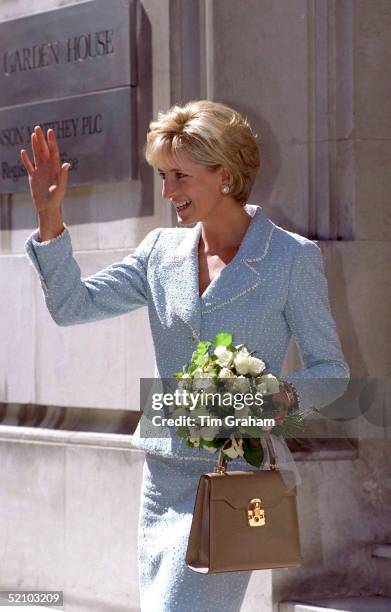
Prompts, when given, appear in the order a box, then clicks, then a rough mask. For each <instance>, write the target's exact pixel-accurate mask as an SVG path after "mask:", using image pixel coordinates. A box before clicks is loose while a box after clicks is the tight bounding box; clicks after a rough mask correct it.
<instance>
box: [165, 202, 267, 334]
mask: <svg viewBox="0 0 391 612" xmlns="http://www.w3.org/2000/svg"><path fill="white" fill-rule="evenodd" d="M245 208H246V210H247V212H248V213H249V214H250V215H251V216H252V219H251V222H250V225H249V226H248V228H247V232H246V234H245V236H244V238H243V240H242V243H241V245H240V247H239V250H238V251H237V253H236V255H235V257H234V258H233V259H232V260H231V261H230V263H229V264H228V265H227V266H225V268H223V270H222V271H221V273H220V274H219V275H218V276H217V277H215V278H214V279H213V281H212V283H211V284H210V285H209V286H208V287H207V289H206V291H205V292H204V294H203V295H202V297H200V296H199V268H198V265H199V264H198V244H199V239H200V236H201V224H200V223H197V224H196V225H195V226H194V227H193V228H191V229H189V230H186V232H187V233H188V235H187V236H186V238H185V239H184V240H183V241H182V242H181V243H180V246H179V247H178V249H177V251H176V253H175V254H173V255H172V256H171V257H170V261H169V265H168V267H167V269H166V271H165V272H166V274H165V276H166V278H167V280H168V282H167V284H166V291H168V292H169V293H170V294H171V295H170V296H169V303H170V304H171V305H172V313H173V315H174V317H176V318H177V319H179V320H181V321H182V323H183V324H184V325H185V326H186V327H187V328H188V330H189V333H190V335H191V338H192V340H193V341H194V342H197V341H198V340H199V339H200V329H201V316H202V315H205V314H208V313H210V312H213V311H215V310H218V309H220V308H223V307H225V306H228V305H229V304H230V303H232V302H234V301H235V300H237V299H238V298H240V297H241V296H243V295H245V294H246V293H248V292H251V291H253V290H254V289H256V288H257V287H258V286H259V285H260V284H261V282H262V273H261V263H262V262H263V260H264V258H265V257H266V255H267V253H268V249H269V244H270V240H271V237H272V234H273V230H274V228H275V225H274V224H273V223H272V221H270V219H268V218H267V217H266V216H265V214H264V213H263V212H262V209H261V207H259V206H255V205H251V204H247V205H246V206H245ZM170 269H171V270H170Z"/></svg>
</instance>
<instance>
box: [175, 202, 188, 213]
mask: <svg viewBox="0 0 391 612" xmlns="http://www.w3.org/2000/svg"><path fill="white" fill-rule="evenodd" d="M190 204H191V200H186V201H185V202H178V203H176V204H175V208H176V211H177V212H182V211H183V210H186V208H189V206H190Z"/></svg>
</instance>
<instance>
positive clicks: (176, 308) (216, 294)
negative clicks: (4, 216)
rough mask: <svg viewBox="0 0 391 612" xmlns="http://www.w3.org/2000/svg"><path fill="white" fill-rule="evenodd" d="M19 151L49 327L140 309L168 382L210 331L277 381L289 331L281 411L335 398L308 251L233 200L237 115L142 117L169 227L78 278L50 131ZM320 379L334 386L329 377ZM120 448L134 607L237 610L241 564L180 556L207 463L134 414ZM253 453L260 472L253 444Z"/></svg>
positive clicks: (344, 375)
mask: <svg viewBox="0 0 391 612" xmlns="http://www.w3.org/2000/svg"><path fill="white" fill-rule="evenodd" d="M32 148H33V154H34V161H35V166H34V165H33V164H32V162H31V161H30V160H29V158H28V155H27V153H26V151H24V150H23V151H21V158H22V161H23V163H24V165H25V167H26V170H27V172H28V175H29V181H30V189H31V194H32V198H33V201H34V204H35V206H36V208H37V211H38V219H39V229H38V230H35V231H34V232H33V233H32V234H31V236H30V237H29V238H28V240H27V242H26V250H27V253H28V256H29V257H30V260H31V262H32V263H33V265H34V266H35V268H36V270H37V271H38V274H39V276H40V279H41V284H42V287H43V291H44V295H45V300H46V304H47V307H48V309H49V311H50V314H51V316H52V317H53V319H54V320H55V321H56V323H58V324H59V325H72V324H78V323H84V322H87V321H92V320H98V319H102V318H105V317H112V316H116V315H120V314H123V313H125V312H129V311H130V310H132V309H134V308H137V307H140V306H143V305H147V306H148V310H149V320H150V325H151V330H152V335H153V340H154V346H155V352H156V377H157V378H168V379H171V378H172V375H173V373H174V372H176V371H178V370H180V369H181V368H182V366H183V365H184V364H186V363H187V362H188V361H189V358H190V356H191V354H192V351H193V350H194V347H195V344H196V343H197V341H198V340H199V339H203V340H213V337H214V335H215V334H216V333H217V332H219V331H230V332H232V333H233V336H234V341H235V343H244V344H246V345H247V346H248V347H250V348H251V349H252V350H257V353H258V355H259V356H260V357H262V359H264V360H265V361H266V364H267V367H268V371H270V372H273V373H274V374H277V375H279V374H280V371H281V366H282V362H283V359H284V356H285V353H286V350H287V346H288V343H289V340H290V337H291V336H292V334H293V335H294V337H295V339H296V341H297V343H298V345H299V348H300V351H301V356H302V360H303V363H304V368H303V369H302V370H300V371H298V372H295V373H293V374H291V375H289V376H286V377H285V381H286V385H285V388H284V389H282V390H281V391H280V393H279V394H276V395H277V396H278V399H280V400H282V401H283V402H285V405H286V410H288V409H289V407H290V406H296V405H297V401H298V400H299V401H300V405H301V407H302V408H306V407H309V406H312V405H317V406H324V405H326V404H328V403H329V402H331V401H332V400H334V399H336V397H338V396H339V395H340V394H341V393H342V392H343V390H344V389H345V387H346V384H347V380H348V377H349V369H348V366H347V364H346V363H345V360H344V357H343V354H342V351H341V346H340V342H339V339H338V336H337V333H336V329H335V323H334V320H333V318H332V315H331V312H330V307H329V302H328V294H327V282H326V279H325V276H324V270H323V260H322V256H321V252H320V249H319V247H318V246H317V245H316V244H315V243H314V242H312V241H310V240H308V239H307V238H305V237H303V236H300V235H299V234H295V233H293V232H288V231H286V230H284V229H283V228H281V227H278V226H277V225H275V224H274V223H272V221H271V220H270V219H268V218H267V217H266V215H265V214H264V213H263V211H262V209H261V207H259V206H254V205H250V204H248V203H247V201H248V198H249V195H250V191H251V188H252V185H253V183H254V180H255V178H256V175H257V172H258V168H259V151H258V146H257V143H256V140H255V137H254V134H253V132H252V130H251V127H250V125H249V123H248V121H247V120H246V119H244V118H243V117H242V116H241V115H240V114H239V113H238V112H236V111H234V110H233V109H231V108H229V107H227V106H225V105H223V104H219V103H216V102H209V101H206V100H204V101H197V102H191V103H188V104H186V105H185V106H183V107H178V106H174V107H173V108H171V109H170V110H169V111H168V112H167V113H165V114H159V118H158V120H157V121H155V122H152V123H151V125H150V131H149V133H148V136H147V146H146V157H147V160H148V162H149V163H150V164H152V165H153V166H154V167H157V168H158V171H159V174H160V175H161V178H162V181H163V191H162V195H163V197H164V198H165V199H166V200H167V201H168V202H169V204H170V205H171V206H174V207H175V210H176V214H177V218H178V223H179V225H180V227H179V228H158V229H155V230H153V231H152V232H150V233H149V234H148V235H147V237H146V238H145V239H144V240H143V241H142V242H141V244H140V245H139V247H138V248H137V249H136V251H135V253H133V254H132V255H129V256H127V257H126V258H125V259H124V260H123V261H122V262H119V263H115V264H113V265H111V266H109V267H108V268H106V269H105V270H102V271H100V272H98V273H97V274H94V275H92V276H90V277H88V278H85V279H81V278H80V269H79V267H78V265H77V263H76V261H75V260H74V259H73V256H72V245H71V240H70V236H69V231H68V229H67V227H66V226H64V224H63V221H62V216H61V202H62V199H63V197H64V194H65V189H66V182H67V172H68V166H67V164H63V165H62V166H61V167H60V161H59V153H58V147H57V143H56V139H55V135H54V133H53V132H52V131H51V130H49V131H48V134H47V142H46V140H45V137H44V135H43V133H42V130H41V129H40V128H39V126H38V127H36V128H35V130H34V133H33V134H32ZM187 226H190V228H189V227H187ZM330 378H332V379H334V380H339V381H340V384H332V385H331V384H330ZM293 385H294V386H293ZM284 414H285V412H284V411H281V413H280V414H279V418H280V419H281V418H283V416H284ZM275 443H276V451H277V459H278V461H279V462H282V461H284V454H285V457H286V456H288V457H289V453H287V447H286V444H285V443H284V441H283V440H282V441H281V440H280V441H278V440H275ZM133 445H134V447H136V448H142V449H144V450H145V452H146V455H145V457H146V458H145V462H144V471H143V482H142V497H141V511H140V523H139V573H140V596H141V607H142V610H148V609H150V608H153V609H155V610H159V611H161V612H163V611H164V612H176V611H178V612H179V611H180V612H186V611H189V612H190V611H191V612H197V611H198V610H200V611H201V610H202V611H204V610H209V609H213V608H214V607H215V606H217V600H218V602H219V604H218V605H219V606H222V607H223V608H224V609H225V610H226V611H232V612H238V611H239V610H240V606H241V603H242V601H243V598H244V595H245V591H246V587H247V584H248V580H249V578H250V575H251V572H235V573H223V574H213V575H202V574H198V573H195V572H193V571H192V570H190V569H189V568H188V567H187V566H186V564H185V552H186V546H187V538H188V535H189V529H190V524H191V519H192V512H193V507H194V500H195V493H196V488H197V483H198V478H199V476H200V475H201V474H202V473H203V472H205V471H211V470H212V469H213V466H214V464H215V460H216V459H215V458H214V457H213V456H212V455H210V454H208V453H206V452H205V451H201V452H200V449H197V448H192V449H189V448H186V447H185V446H184V445H183V444H182V441H181V440H180V439H179V438H178V437H177V436H175V432H173V431H171V430H170V431H169V432H167V431H166V432H164V433H163V432H157V431H156V429H155V430H152V429H151V428H150V422H149V421H148V419H147V418H145V415H144V414H143V415H142V417H141V419H140V422H139V425H138V427H137V430H136V432H135V434H134V436H133ZM265 450H266V449H265ZM265 456H266V460H265V463H264V467H265V469H267V459H268V455H267V451H266V452H265ZM230 465H231V466H232V469H248V468H249V466H247V464H244V465H243V464H242V463H239V462H235V461H233V462H232V463H231V464H230Z"/></svg>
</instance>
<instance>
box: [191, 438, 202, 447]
mask: <svg viewBox="0 0 391 612" xmlns="http://www.w3.org/2000/svg"><path fill="white" fill-rule="evenodd" d="M189 442H191V443H192V444H193V446H199V445H200V438H199V436H190V437H189Z"/></svg>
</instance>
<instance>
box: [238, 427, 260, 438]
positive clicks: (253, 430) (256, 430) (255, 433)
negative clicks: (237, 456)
mask: <svg viewBox="0 0 391 612" xmlns="http://www.w3.org/2000/svg"><path fill="white" fill-rule="evenodd" d="M239 429H240V431H242V432H243V433H247V434H249V436H252V437H254V438H259V436H260V435H261V433H262V429H261V428H260V427H257V426H256V425H241V426H240V427H239Z"/></svg>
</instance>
